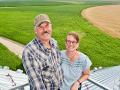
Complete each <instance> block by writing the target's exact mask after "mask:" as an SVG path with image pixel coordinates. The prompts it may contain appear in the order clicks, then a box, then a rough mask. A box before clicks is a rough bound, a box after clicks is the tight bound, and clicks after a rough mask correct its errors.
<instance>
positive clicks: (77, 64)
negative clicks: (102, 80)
mask: <svg viewBox="0 0 120 90" xmlns="http://www.w3.org/2000/svg"><path fill="white" fill-rule="evenodd" d="M79 54H80V56H79V58H78V59H76V60H75V61H74V62H73V63H71V62H70V59H69V58H68V57H67V55H66V50H64V51H61V60H62V62H61V63H62V64H61V67H62V69H63V76H64V82H63V86H62V87H61V90H70V87H71V86H72V84H73V83H74V82H75V81H77V80H78V79H79V78H80V77H81V76H82V72H83V71H85V70H86V69H88V68H90V66H91V65H92V62H91V61H90V59H89V58H88V56H87V55H85V54H83V53H81V52H79Z"/></svg>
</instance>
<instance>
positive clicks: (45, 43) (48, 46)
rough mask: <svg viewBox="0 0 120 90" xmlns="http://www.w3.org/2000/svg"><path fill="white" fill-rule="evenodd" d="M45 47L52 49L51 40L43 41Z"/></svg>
mask: <svg viewBox="0 0 120 90" xmlns="http://www.w3.org/2000/svg"><path fill="white" fill-rule="evenodd" d="M42 43H43V45H44V46H45V47H46V48H49V49H50V48H51V45H50V40H48V41H42Z"/></svg>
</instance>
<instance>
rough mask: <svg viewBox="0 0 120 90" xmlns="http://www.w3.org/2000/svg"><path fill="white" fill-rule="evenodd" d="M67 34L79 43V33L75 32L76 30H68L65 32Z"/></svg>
mask: <svg viewBox="0 0 120 90" xmlns="http://www.w3.org/2000/svg"><path fill="white" fill-rule="evenodd" d="M68 35H72V36H73V37H74V38H75V39H76V41H77V43H79V35H78V33H76V32H69V33H68V34H67V36H68Z"/></svg>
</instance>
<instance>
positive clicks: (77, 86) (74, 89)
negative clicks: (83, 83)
mask: <svg viewBox="0 0 120 90" xmlns="http://www.w3.org/2000/svg"><path fill="white" fill-rule="evenodd" d="M78 88H79V82H78V81H76V82H75V83H73V85H72V86H71V88H70V90H78Z"/></svg>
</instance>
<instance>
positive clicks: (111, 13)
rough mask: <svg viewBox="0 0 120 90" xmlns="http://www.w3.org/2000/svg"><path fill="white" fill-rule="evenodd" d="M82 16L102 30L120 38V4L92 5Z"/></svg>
mask: <svg viewBox="0 0 120 90" xmlns="http://www.w3.org/2000/svg"><path fill="white" fill-rule="evenodd" d="M82 16H83V17H85V18H86V19H87V20H89V21H90V22H91V23H92V24H93V25H95V26H96V27H98V28H100V29H101V30H102V31H104V32H106V33H108V34H110V35H111V36H113V37H116V38H120V5H107V6H97V7H91V8H88V9H85V10H83V11H82Z"/></svg>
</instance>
